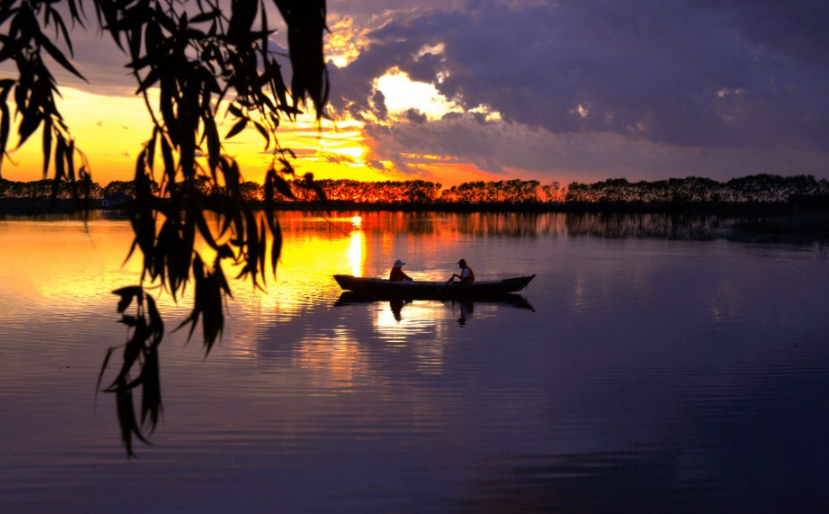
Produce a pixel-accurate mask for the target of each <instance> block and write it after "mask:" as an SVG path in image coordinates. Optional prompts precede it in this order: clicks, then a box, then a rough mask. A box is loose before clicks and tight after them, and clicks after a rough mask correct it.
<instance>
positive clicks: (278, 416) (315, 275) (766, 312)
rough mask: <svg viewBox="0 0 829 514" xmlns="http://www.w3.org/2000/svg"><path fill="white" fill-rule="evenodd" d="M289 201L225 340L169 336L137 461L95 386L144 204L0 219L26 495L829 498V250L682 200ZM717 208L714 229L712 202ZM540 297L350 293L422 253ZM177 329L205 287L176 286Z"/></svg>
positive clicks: (342, 509) (153, 507)
mask: <svg viewBox="0 0 829 514" xmlns="http://www.w3.org/2000/svg"><path fill="white" fill-rule="evenodd" d="M352 216H353V214H348V215H335V217H334V218H332V219H323V218H319V217H314V216H312V215H309V214H298V213H286V214H285V215H283V217H282V223H283V228H284V230H285V251H284V255H283V259H282V265H281V267H280V268H279V272H278V278H277V279H276V280H275V281H274V280H271V281H269V284H268V286H269V287H268V292H267V293H264V294H263V293H257V292H256V291H254V290H253V288H252V287H251V286H250V284H249V283H238V282H237V283H235V284H233V286H234V300H233V301H231V303H230V304H229V306H228V310H229V318H230V321H229V322H228V326H227V327H226V330H225V333H224V337H223V340H222V341H221V343H220V344H219V345H217V346H216V347H215V348H214V349H213V351H212V352H211V354H210V355H209V356H208V357H207V358H206V359H205V357H204V352H203V350H202V348H201V344H200V341H199V340H198V338H197V337H194V340H193V341H191V342H190V344H185V343H186V334H185V333H182V332H176V333H168V334H167V336H166V337H165V339H164V342H163V343H162V354H161V373H162V387H163V392H162V394H163V398H164V416H163V418H164V419H163V421H161V422H160V423H159V426H158V428H157V430H156V432H155V433H154V434H153V435H152V437H151V440H152V442H153V444H152V445H151V446H146V445H143V444H140V443H139V444H138V445H137V446H136V452H137V454H138V457H137V458H135V459H131V460H129V459H127V458H126V457H125V453H124V449H123V447H122V446H121V444H120V440H119V432H118V425H117V418H116V415H115V408H114V398H113V397H112V395H108V394H98V395H97V397H96V394H95V384H96V380H97V377H98V372H99V370H100V366H101V363H102V359H103V357H104V355H105V352H106V350H107V348H109V347H110V346H115V345H119V344H122V343H123V342H124V340H125V331H124V327H123V325H120V324H118V323H116V320H117V315H116V310H115V304H116V297H115V296H113V295H112V294H111V293H110V291H112V290H113V289H116V288H118V287H122V286H126V285H131V284H133V283H135V282H136V278H137V266H138V265H137V263H136V262H130V263H128V264H126V265H122V264H123V261H124V258H125V256H126V253H127V250H128V248H129V244H130V242H131V232H130V229H129V225H128V223H127V222H125V221H119V220H107V219H104V218H103V216H102V215H101V216H99V217H98V219H95V220H93V221H92V222H91V223H90V224H89V227H88V231H85V230H84V226H83V225H82V224H81V223H79V222H75V221H60V220H51V221H25V220H12V221H0V248H2V252H0V419H2V421H0V512H4V513H10V514H11V513H32V512H36V513H41V512H61V513H115V512H117V513H146V512H154V513H167V512H171V513H173V512H201V513H227V512H245V513H418V514H422V513H433V512H434V513H456V512H457V513H501V512H507V513H512V512H521V513H547V512H565V513H576V512H578V513H593V512H596V513H702V512H704V513H752V514H757V513H772V512H786V513H806V512H809V513H811V512H829V488H827V487H826V484H827V483H829V315H827V314H829V311H827V305H829V287H828V286H829V260H827V256H826V252H825V250H824V249H823V248H822V247H819V246H817V245H813V244H801V245H798V246H787V245H779V244H778V245H769V244H756V243H752V242H751V241H746V240H743V241H736V240H733V239H729V238H727V237H724V236H722V234H720V232H719V231H720V230H721V229H722V227H721V226H720V225H719V224H718V223H716V222H711V223H708V222H706V221H705V220H702V221H700V222H693V223H685V222H678V220H677V219H676V218H670V217H664V216H617V217H610V218H603V217H600V216H588V215H585V216H576V215H565V214H545V215H518V214H487V215H482V214H394V213H368V214H363V215H362V218H361V219H360V220H357V219H352ZM709 221H711V220H709ZM461 257H463V258H465V259H466V260H467V261H468V262H469V264H470V266H471V267H472V268H473V269H474V270H475V273H476V275H477V277H478V278H479V279H487V278H496V277H506V276H518V275H527V274H536V278H535V280H534V281H533V282H532V283H531V284H530V286H529V288H528V289H527V290H525V291H522V292H521V296H522V297H523V299H524V300H525V301H524V302H516V303H474V304H461V303H453V302H440V301H414V302H411V303H407V304H405V305H403V306H402V308H401V309H399V312H398V313H395V312H394V311H393V309H392V306H391V305H390V304H389V303H388V302H378V303H352V304H345V305H338V298H339V296H340V293H341V292H340V291H339V289H338V288H337V285H336V283H335V282H334V281H333V280H332V278H331V275H333V274H335V273H351V274H359V275H363V276H384V275H386V274H387V273H388V270H389V268H390V266H391V263H392V262H394V260H395V259H398V258H400V259H402V260H404V261H405V262H407V263H408V264H407V265H406V267H405V268H404V269H405V270H406V271H407V273H409V274H410V275H412V276H414V277H415V278H420V279H430V280H445V279H447V278H448V277H449V276H450V275H451V273H452V272H455V271H457V266H456V264H455V263H456V262H457V260H458V259H459V258H461ZM162 304H163V306H164V313H165V316H166V318H165V319H166V322H167V326H168V328H173V327H175V326H176V325H177V324H178V323H179V322H180V321H181V320H182V319H183V317H184V316H185V315H186V312H187V304H186V302H184V303H182V304H181V305H178V306H177V305H175V304H173V303H172V302H171V301H170V300H169V298H166V299H163V300H162Z"/></svg>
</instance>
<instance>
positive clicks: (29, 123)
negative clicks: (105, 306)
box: [0, 0, 329, 456]
mask: <svg viewBox="0 0 829 514" xmlns="http://www.w3.org/2000/svg"><path fill="white" fill-rule="evenodd" d="M92 3H93V4H94V13H95V20H96V21H97V24H98V26H99V27H100V28H101V29H102V30H103V31H105V32H107V33H109V35H110V36H111V39H112V41H113V44H115V45H117V46H118V47H119V48H120V49H121V50H122V51H123V52H124V54H125V56H126V58H127V59H128V61H127V63H126V67H127V68H128V69H129V70H130V72H131V73H132V75H133V77H134V78H135V82H136V86H137V89H136V94H138V95H142V96H143V99H144V103H145V106H146V110H147V113H148V115H149V116H150V119H151V121H152V129H151V133H150V134H149V135H148V136H149V137H148V139H147V141H146V142H145V143H143V146H142V147H141V151H140V152H139V156H138V158H137V160H136V163H135V174H134V178H133V183H134V188H135V195H134V202H133V204H132V208H131V210H130V214H129V217H130V222H131V225H132V230H133V232H134V241H133V244H132V248H131V249H130V251H129V256H130V257H131V256H133V255H135V256H136V257H138V254H140V256H141V258H142V271H141V273H140V277H139V280H138V283H137V284H135V285H131V286H127V287H123V288H120V289H117V290H116V291H114V293H115V294H116V295H117V296H118V297H119V300H118V312H119V314H121V315H122V317H121V320H120V321H121V323H123V324H125V325H126V326H127V328H128V337H127V342H126V343H125V344H124V345H122V346H119V347H114V348H110V350H109V351H108V352H107V355H106V358H105V359H104V362H103V365H102V369H101V374H100V375H99V379H98V385H99V388H100V385H101V383H102V382H103V379H104V375H105V372H106V370H107V368H108V366H109V365H110V360H111V356H112V355H113V353H114V351H115V350H117V349H118V348H121V349H122V362H121V365H120V368H119V369H118V373H117V376H116V378H115V379H114V380H113V381H112V382H111V383H109V385H108V386H106V387H105V388H104V389H103V390H104V391H106V392H110V393H113V394H114V395H115V397H116V405H117V412H118V419H119V423H120V427H121V434H122V440H123V443H124V445H125V448H126V451H127V454H128V455H130V456H132V455H133V454H134V452H133V444H132V443H133V437H135V438H138V439H139V440H140V441H143V442H147V441H148V439H147V437H146V434H147V433H152V431H154V430H155V428H156V425H157V422H158V415H159V412H160V411H161V408H162V401H161V386H160V378H159V362H158V347H159V344H160V343H161V341H162V339H163V337H164V333H165V327H164V323H163V321H162V315H161V313H160V311H159V309H158V307H157V305H156V299H155V298H154V297H153V295H152V294H150V291H153V290H159V291H163V292H166V293H168V294H170V295H172V297H173V298H174V299H175V300H176V301H178V299H179V298H180V296H181V295H182V294H183V291H184V289H185V287H186V286H187V285H188V283H191V282H192V283H194V292H193V300H192V301H193V306H192V311H191V313H190V315H189V316H188V317H187V318H186V319H185V320H184V321H183V322H182V323H181V324H180V325H179V328H183V327H186V326H188V325H189V336H192V335H193V333H194V331H195V329H196V327H197V325H199V324H200V325H201V327H202V338H203V341H204V349H205V352H208V353H209V351H210V349H211V348H212V347H213V345H214V344H215V343H216V341H217V340H218V339H220V338H221V334H222V331H223V328H224V315H223V312H224V304H225V302H226V301H227V299H228V298H229V297H231V289H230V287H229V285H228V281H227V279H226V277H225V273H224V268H225V267H227V266H237V267H239V268H240V269H241V272H240V273H239V275H238V277H237V278H241V279H246V280H250V281H251V282H252V283H253V285H254V286H256V287H260V286H261V285H264V283H265V280H266V275H267V274H268V272H270V273H275V272H276V267H277V264H278V260H279V255H280V253H281V244H282V243H281V241H282V236H281V230H280V226H279V222H278V219H277V217H276V213H275V210H276V209H275V206H274V202H273V193H272V192H273V191H274V190H279V191H283V190H284V189H285V187H286V186H287V187H289V186H288V184H289V181H287V180H286V179H285V178H286V176H290V177H292V176H293V175H294V170H293V167H292V166H291V165H290V162H289V160H288V157H289V156H291V155H292V152H291V151H290V150H289V149H286V148H283V147H282V146H281V145H280V144H279V141H278V139H277V129H278V127H279V125H280V122H281V121H282V120H286V119H287V120H294V121H295V120H296V118H297V116H298V115H299V114H301V113H302V112H303V110H304V109H306V107H309V108H312V109H314V111H315V113H316V117H317V120H319V119H320V117H321V116H322V112H323V109H324V107H325V105H326V102H327V99H328V92H329V84H328V79H327V72H326V68H325V64H324V59H323V32H324V31H325V30H326V24H325V15H326V5H325V1H324V0H273V4H271V3H270V2H269V1H266V0H232V1H231V2H230V9H229V12H228V10H227V8H226V7H225V8H223V6H222V3H221V2H220V1H219V0H191V1H181V0H92ZM271 5H274V6H275V7H276V8H277V10H278V11H279V13H280V14H281V17H282V18H283V19H284V21H285V23H286V25H287V33H288V43H289V54H290V63H291V73H292V76H291V80H290V84H291V86H290V88H288V87H287V86H286V81H285V79H284V77H283V70H282V67H281V66H280V64H279V62H278V57H279V55H278V54H277V53H276V52H275V51H274V50H273V49H272V44H271V41H270V36H271V35H272V34H273V33H274V32H275V28H274V26H273V25H272V24H271V23H270V22H269V19H268V7H270V6H271ZM64 17H66V18H67V19H68V21H69V25H67V23H66V21H64ZM88 21H89V20H88V18H87V16H86V14H85V11H84V5H83V3H82V1H81V0H3V1H2V3H0V28H2V32H1V33H0V43H2V49H0V64H2V63H4V62H11V63H14V65H15V66H16V69H17V76H16V77H14V78H3V79H2V80H0V171H2V163H3V158H4V157H6V156H7V151H8V149H9V141H10V136H11V132H12V126H13V124H15V123H16V125H17V126H16V128H17V144H16V146H15V148H19V147H20V146H21V145H23V144H24V143H26V142H27V140H28V139H29V138H30V137H31V136H32V135H33V134H35V133H36V132H37V130H38V129H40V130H41V134H42V151H43V157H44V164H43V175H44V178H46V177H47V176H48V174H49V170H50V169H51V170H53V172H52V176H53V178H52V180H53V181H54V188H53V190H54V195H57V191H58V189H59V186H60V184H61V183H62V182H69V183H70V184H72V188H73V191H76V193H75V195H74V196H75V197H78V198H79V197H81V196H82V193H83V187H79V186H83V185H84V184H90V183H91V179H90V168H89V163H87V162H86V160H85V158H84V157H83V154H82V153H81V152H80V151H79V149H78V147H77V146H76V142H75V139H74V137H73V136H72V135H71V132H70V129H69V126H68V124H67V123H66V122H65V120H64V118H63V117H62V115H61V113H60V111H59V110H58V107H57V104H56V102H55V97H56V95H59V94H60V90H59V87H58V85H57V82H56V80H55V79H54V76H53V74H52V72H51V70H50V67H49V65H47V63H46V61H45V60H44V57H45V56H47V55H48V57H49V58H50V59H51V60H52V61H54V63H56V64H57V65H58V66H60V67H61V68H63V69H64V70H66V71H68V72H70V73H72V74H74V75H76V76H77V77H79V78H81V79H83V80H86V79H85V78H84V76H83V75H82V73H81V71H80V70H78V69H76V68H75V66H74V65H73V63H72V57H73V47H72V41H71V30H70V27H71V29H72V30H74V29H75V27H81V28H85V24H86V23H88ZM51 30H54V37H50V36H51V34H47V33H46V32H47V31H51ZM58 45H61V46H65V47H66V48H67V49H68V52H69V53H68V56H67V55H66V54H65V53H64V52H63V51H62V50H61V49H60V48H59V46H58ZM150 90H157V91H158V97H157V100H156V101H155V102H154V101H153V100H152V98H155V95H153V96H152V98H151V95H150V94H149V93H150ZM309 104H310V105H309ZM11 105H13V106H14V114H12V109H11V108H10V106H11ZM222 113H224V114H225V115H226V116H227V117H228V118H229V119H230V120H232V125H231V127H232V128H231V129H230V130H229V131H228V132H227V133H226V134H225V135H224V136H222V134H220V133H219V128H218V125H217V123H216V117H217V116H219V115H221V114H222ZM248 127H251V128H253V129H255V130H256V131H257V132H258V133H259V134H261V136H262V138H263V139H264V148H265V149H266V150H269V151H270V152H271V153H272V155H273V158H272V161H271V164H270V166H269V167H268V169H267V170H265V171H264V173H263V183H264V188H265V191H266V192H267V191H270V192H271V194H269V195H266V198H265V205H264V211H262V210H258V209H256V208H255V206H254V205H253V203H252V202H251V201H249V200H248V199H246V197H245V195H243V194H242V188H241V185H242V183H243V181H244V179H243V176H242V172H241V170H240V168H239V165H238V163H237V162H236V161H235V160H234V159H233V158H232V157H230V156H228V155H227V154H226V153H225V152H224V149H223V142H224V141H226V140H227V139H230V138H232V137H234V136H236V135H237V134H239V133H240V132H242V131H243V130H244V129H246V128H248ZM0 176H2V175H0ZM305 179H306V181H307V183H308V184H309V185H310V186H311V187H312V189H315V190H316V191H319V192H320V194H322V190H321V189H320V188H319V187H318V186H317V187H314V186H316V184H315V182H314V180H313V177H312V176H310V175H309V176H307V177H305ZM156 183H157V184H158V188H155V187H153V186H154V184H156ZM205 191H210V192H211V194H209V195H208V194H207V193H205ZM53 198H54V196H53ZM321 199H324V198H321ZM214 218H215V220H217V221H218V222H217V223H212V221H213V219H214ZM209 220H210V221H211V223H208V221H209ZM200 242H203V243H205V244H206V246H207V247H208V248H210V252H211V253H212V254H215V257H214V258H212V260H205V257H204V256H202V254H201V253H200V251H199V250H198V243H200ZM136 250H137V252H136ZM268 255H270V260H268V258H267V256H268ZM139 390H140V392H141V396H142V401H141V409H140V412H141V415H140V421H139V418H138V417H137V416H136V414H135V409H134V406H133V393H134V392H135V391H139Z"/></svg>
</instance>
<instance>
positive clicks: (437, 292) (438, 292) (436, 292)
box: [435, 275, 455, 296]
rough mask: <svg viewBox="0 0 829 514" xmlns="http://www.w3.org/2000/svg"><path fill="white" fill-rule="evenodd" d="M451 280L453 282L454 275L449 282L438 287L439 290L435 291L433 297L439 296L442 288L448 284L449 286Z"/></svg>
mask: <svg viewBox="0 0 829 514" xmlns="http://www.w3.org/2000/svg"><path fill="white" fill-rule="evenodd" d="M453 280H455V275H452V277H451V278H450V279H449V280H447V281H446V283H445V284H443V285H442V286H440V289H438V290H437V291H435V296H437V295H439V294H440V292H441V291H443V288H444V287H446V286H448V285H449V284H451V283H452V281H453Z"/></svg>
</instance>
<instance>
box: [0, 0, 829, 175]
mask: <svg viewBox="0 0 829 514" xmlns="http://www.w3.org/2000/svg"><path fill="white" fill-rule="evenodd" d="M88 13H89V14H91V13H92V10H91V9H90V10H89V11H88ZM328 14H329V16H328V25H329V28H330V30H331V34H330V35H328V36H327V41H326V42H327V47H326V52H327V55H328V59H329V72H330V78H331V87H332V92H331V108H332V113H333V117H334V121H333V122H331V123H326V124H325V125H324V127H323V129H322V131H318V130H317V128H316V126H315V125H314V124H313V123H300V124H297V125H293V126H292V125H289V124H285V125H283V128H284V129H283V130H282V132H281V138H282V139H281V141H282V143H283V145H284V146H288V147H290V148H292V149H294V150H295V151H296V153H297V156H298V162H297V163H296V168H297V169H298V171H300V172H306V171H312V172H314V173H315V175H316V176H317V177H318V178H352V179H356V180H408V179H424V180H431V181H436V182H440V183H442V184H444V185H454V184H457V183H460V182H463V181H468V180H508V179H512V178H521V179H537V180H540V181H542V182H543V183H549V182H551V181H559V182H562V183H569V182H571V181H574V180H576V181H582V182H589V181H595V180H603V179H607V178H617V177H626V178H628V179H629V180H656V179H664V178H670V177H686V176H692V175H693V176H704V177H710V178H714V179H717V180H727V179H729V178H733V177H738V176H744V175H749V174H755V173H775V174H781V175H791V174H812V175H815V176H816V177H818V178H829V144H827V143H829V66H827V65H826V56H827V55H829V31H827V30H826V27H829V2H825V1H821V0H814V1H811V0H798V1H782V0H776V1H764V0H752V1H741V0H689V1H678V0H624V1H621V0H560V1H554V0H520V1H519V0H488V1H467V0H407V1H402V0H383V1H381V0H348V1H347V0H329V2H328ZM277 17H278V16H277V15H276V10H275V8H274V16H273V17H272V18H271V19H275V18H277ZM89 26H90V27H94V26H95V24H94V22H90V24H89ZM74 38H75V39H74V43H75V56H74V62H75V64H76V66H77V67H78V68H79V69H80V70H81V72H82V73H84V75H85V76H86V77H87V79H88V80H89V84H85V83H82V82H80V81H78V80H77V79H75V78H73V77H71V76H68V75H66V74H62V73H58V74H56V75H57V77H58V80H59V82H60V85H61V86H62V87H63V88H64V89H63V95H64V99H63V102H62V104H61V106H62V108H63V109H64V113H65V117H66V120H67V122H68V123H69V126H70V128H71V130H72V133H73V135H74V136H75V137H76V139H77V142H78V145H79V147H80V148H81V149H82V150H83V151H84V152H85V153H86V155H87V156H88V157H89V160H90V162H91V165H92V171H93V178H94V180H96V181H97V182H99V183H101V184H105V183H107V182H109V181H110V180H128V179H130V178H131V177H132V170H133V169H134V162H135V157H136V155H137V153H138V151H139V150H140V145H141V143H142V142H143V141H145V140H146V139H147V137H148V134H149V129H148V126H149V125H148V121H147V117H146V113H145V112H144V108H143V104H142V103H141V102H140V101H139V100H138V99H136V98H135V97H134V96H133V92H134V90H135V86H134V84H133V83H132V81H131V79H130V77H128V76H127V75H126V73H125V69H124V67H123V65H124V63H125V62H126V60H127V59H126V58H125V56H124V55H123V54H120V53H119V51H118V50H117V48H116V47H115V46H114V45H112V44H111V41H110V39H108V36H101V35H99V34H97V32H96V30H94V29H92V30H88V31H87V32H84V31H83V30H80V29H79V30H76V31H75V32H74ZM273 42H274V44H275V45H278V44H284V31H280V33H278V34H276V35H275V36H274V38H273ZM0 75H2V76H9V70H8V69H7V68H3V69H2V73H0ZM226 127H227V129H229V123H228V124H226ZM12 143H16V141H13V142H12ZM226 150H227V152H228V153H229V154H231V155H233V156H235V157H236V158H237V159H238V160H239V161H240V163H241V164H242V165H243V172H244V173H245V178H246V179H248V180H256V181H259V179H260V177H261V176H262V175H263V174H264V172H265V166H266V165H267V162H269V156H268V155H265V154H264V153H263V145H262V140H261V138H260V136H259V135H258V134H256V133H255V132H253V133H251V134H243V135H242V137H240V138H238V140H237V139H234V140H231V142H230V143H229V144H228V145H227V146H226ZM41 166H42V160H41V157H40V144H39V141H37V140H35V139H32V140H31V141H30V143H29V144H28V145H27V146H26V147H24V149H22V150H20V151H17V152H15V153H13V154H12V156H11V162H10V161H6V163H5V164H4V166H3V170H2V174H3V177H4V178H7V179H12V180H35V179H38V178H40V176H41V171H40V168H41Z"/></svg>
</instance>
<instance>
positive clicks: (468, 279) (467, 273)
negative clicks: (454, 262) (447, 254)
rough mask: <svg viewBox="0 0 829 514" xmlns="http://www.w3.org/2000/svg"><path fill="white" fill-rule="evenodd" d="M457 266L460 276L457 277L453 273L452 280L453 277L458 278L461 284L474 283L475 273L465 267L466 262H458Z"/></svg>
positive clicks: (462, 260)
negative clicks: (459, 269)
mask: <svg viewBox="0 0 829 514" xmlns="http://www.w3.org/2000/svg"><path fill="white" fill-rule="evenodd" d="M458 266H460V268H461V274H460V275H458V274H457V273H453V274H452V279H454V278H455V277H457V278H459V279H460V283H461V284H471V283H472V282H475V273H473V272H472V268H470V267H469V266H467V265H466V260H464V259H461V260H459V261H458Z"/></svg>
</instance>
